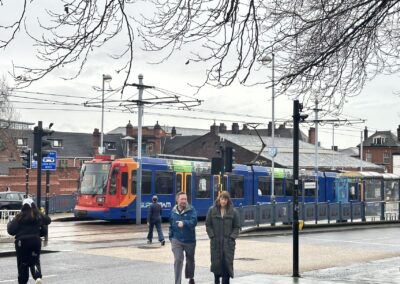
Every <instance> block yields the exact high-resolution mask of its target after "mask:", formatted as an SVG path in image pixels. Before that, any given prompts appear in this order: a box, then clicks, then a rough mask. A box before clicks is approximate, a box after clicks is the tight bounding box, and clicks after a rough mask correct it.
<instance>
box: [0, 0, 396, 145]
mask: <svg viewBox="0 0 400 284" xmlns="http://www.w3.org/2000/svg"><path fill="white" fill-rule="evenodd" d="M44 2H48V1H44ZM55 2H57V1H54V2H53V1H51V4H53V3H55ZM49 3H50V2H49ZM1 9H3V8H0V18H1V19H3V20H1V21H2V23H3V21H4V19H5V15H4V11H5V10H1ZM0 36H1V35H0ZM114 48H115V46H109V47H108V48H107V49H102V50H99V51H97V52H95V53H94V54H93V55H92V56H91V57H90V58H89V63H88V65H87V66H86V67H85V69H84V70H83V72H82V74H81V76H80V77H79V78H77V79H75V80H72V81H65V80H62V79H60V78H59V76H60V75H65V74H69V73H71V71H73V70H74V69H73V68H74V67H69V66H66V67H64V68H62V69H59V70H56V72H54V73H53V74H51V75H49V76H47V77H45V78H44V79H43V80H41V81H40V82H37V83H35V84H33V85H32V86H31V87H29V88H28V89H24V90H23V91H29V92H40V93H52V94H55V95H64V96H65V97H59V96H45V95H43V94H32V93H23V92H16V93H14V94H13V95H14V96H13V97H12V101H15V103H14V106H15V108H16V110H17V111H18V113H19V115H20V117H19V118H20V120H22V121H27V122H33V123H37V121H39V120H42V121H43V124H44V125H48V124H49V123H50V122H53V123H54V126H53V129H54V130H55V131H57V130H59V131H75V132H92V131H93V129H94V128H100V125H101V111H100V109H99V108H85V107H83V106H71V105H59V104H44V102H43V101H41V104H38V101H34V100H32V98H33V99H37V98H39V99H48V100H50V101H59V102H71V103H76V104H83V103H84V102H85V101H88V100H90V99H92V98H97V99H98V100H99V99H100V98H101V92H100V91H98V90H97V91H96V90H95V89H94V88H93V87H97V88H101V83H102V74H109V75H111V76H112V77H113V80H112V81H111V83H110V84H109V85H106V88H107V89H108V88H113V89H115V88H118V87H120V86H121V85H122V83H123V79H124V78H123V77H122V76H121V75H120V74H117V73H116V72H115V70H116V69H117V66H116V64H115V62H114V61H113V60H111V59H110V58H109V57H108V56H107V54H108V53H111V52H113V51H114ZM34 53H35V52H34V48H33V47H32V42H31V41H30V40H28V39H27V37H26V36H24V35H23V34H18V35H17V38H16V40H15V41H14V42H13V43H12V44H11V45H10V46H9V47H8V48H7V49H6V50H0V70H1V73H2V75H3V76H6V77H8V72H12V70H13V69H12V66H13V65H12V63H14V64H15V65H23V64H25V65H26V64H37V60H36V59H35V54H34ZM153 56H154V55H153V54H151V53H144V52H142V51H140V49H138V48H136V53H135V64H134V70H133V74H132V76H131V78H130V79H131V80H130V83H137V82H138V79H137V76H138V75H139V74H140V73H141V74H143V75H144V83H145V84H147V85H152V86H156V87H157V88H160V89H166V90H169V91H173V92H176V93H179V94H182V95H188V96H192V97H195V98H197V99H200V100H203V103H202V105H201V106H199V107H197V108H194V109H193V110H192V111H190V112H188V111H179V110H176V109H173V110H160V109H158V108H151V109H147V108H146V109H145V111H144V120H143V123H144V125H154V124H155V123H156V121H158V122H159V124H160V125H162V126H163V125H166V126H180V127H195V128H204V129H209V127H210V125H211V124H213V123H214V121H215V122H216V123H217V124H219V123H221V122H223V123H225V124H226V125H227V126H228V128H231V124H232V122H239V125H240V127H242V123H243V122H259V123H265V124H263V125H260V126H259V128H265V127H266V124H267V123H268V121H270V120H271V109H272V107H271V90H270V89H266V88H265V86H255V87H243V86H239V85H237V84H236V85H234V86H232V87H228V88H212V87H205V88H203V89H202V90H201V91H200V92H199V93H198V94H197V95H194V92H195V90H194V89H193V88H191V87H190V86H189V84H199V83H201V82H202V80H203V79H204V75H205V70H206V66H204V65H201V64H193V62H191V63H189V64H185V62H186V61H187V57H186V54H185V50H183V51H182V52H177V53H176V54H174V56H173V57H172V58H171V59H170V60H168V61H167V62H165V63H163V64H160V65H153V64H148V62H150V61H152V60H153ZM270 75H271V68H270V67H269V66H265V67H264V68H262V69H261V70H260V71H259V72H258V73H256V74H255V75H254V76H255V77H254V78H256V79H257V78H259V79H260V80H261V79H263V78H264V76H265V77H267V76H270ZM398 81H399V77H398V76H397V75H392V76H383V75H382V76H380V77H378V78H376V79H375V80H373V81H371V82H369V83H368V84H367V86H366V88H365V89H364V90H363V91H362V93H361V94H360V95H359V96H357V97H352V98H348V101H347V103H346V104H345V108H344V111H343V115H342V116H341V117H340V118H341V119H345V118H347V119H350V120H359V119H365V120H366V123H365V124H355V125H351V126H343V125H342V126H339V127H337V128H335V137H334V139H335V145H338V146H339V147H340V148H346V147H353V146H356V145H357V144H358V143H359V142H360V132H361V130H362V129H363V128H364V126H367V127H368V128H369V130H370V133H372V132H374V131H376V130H391V131H392V132H394V133H396V128H397V127H398V125H400V107H398V105H399V103H400V97H399V96H397V95H395V93H394V92H396V91H400V86H399V84H398V83H397V82H398ZM8 82H9V83H10V84H11V83H12V82H11V80H10V79H8ZM155 94H156V95H161V93H157V92H154V91H150V93H148V92H146V93H145V98H146V97H151V96H153V95H155ZM66 96H73V97H79V98H72V97H66ZM135 96H136V97H137V89H134V88H130V89H127V90H126V92H125V93H124V95H123V96H121V94H120V93H116V94H114V95H113V96H111V97H110V98H108V95H106V97H107V98H108V99H121V98H123V99H128V98H134V97H135ZM17 101H18V102H17ZM22 102H23V103H22ZM105 108H106V109H107V105H106V107H105ZM292 109H293V103H292V101H291V100H289V99H287V98H286V97H285V96H279V97H278V98H277V99H276V105H275V118H276V120H277V123H278V124H280V123H282V122H283V121H286V120H290V119H291V113H292ZM312 119H313V116H311V117H310V120H312ZM129 120H130V121H131V123H132V124H133V125H136V124H137V114H136V113H115V112H108V111H107V110H106V112H105V123H104V130H105V132H108V131H110V130H112V129H114V128H116V127H119V126H125V125H126V124H127V123H128V121H129ZM307 127H309V125H303V126H302V129H303V131H305V132H306V134H307ZM319 129H320V132H319V141H320V142H321V145H322V146H323V147H326V148H330V146H331V145H332V125H331V124H325V125H320V126H319Z"/></svg>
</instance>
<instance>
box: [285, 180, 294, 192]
mask: <svg viewBox="0 0 400 284" xmlns="http://www.w3.org/2000/svg"><path fill="white" fill-rule="evenodd" d="M293 189H294V184H293V180H291V179H287V180H286V192H285V195H286V196H293Z"/></svg>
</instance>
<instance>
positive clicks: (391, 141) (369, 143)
mask: <svg viewBox="0 0 400 284" xmlns="http://www.w3.org/2000/svg"><path fill="white" fill-rule="evenodd" d="M375 137H385V138H386V141H385V143H383V144H374V138H375ZM358 146H359V145H358ZM374 146H377V147H385V146H386V147H400V142H399V140H398V137H397V136H396V135H394V134H393V133H392V132H391V131H376V132H375V133H374V134H372V135H371V136H369V137H368V138H367V139H365V140H364V142H363V147H374Z"/></svg>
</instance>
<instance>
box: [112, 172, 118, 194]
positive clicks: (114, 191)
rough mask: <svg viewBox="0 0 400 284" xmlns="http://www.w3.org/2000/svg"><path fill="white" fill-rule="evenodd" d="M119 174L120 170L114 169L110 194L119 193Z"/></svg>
mask: <svg viewBox="0 0 400 284" xmlns="http://www.w3.org/2000/svg"><path fill="white" fill-rule="evenodd" d="M117 175H118V171H116V170H115V169H114V170H113V171H112V174H111V180H110V195H115V194H116V193H117Z"/></svg>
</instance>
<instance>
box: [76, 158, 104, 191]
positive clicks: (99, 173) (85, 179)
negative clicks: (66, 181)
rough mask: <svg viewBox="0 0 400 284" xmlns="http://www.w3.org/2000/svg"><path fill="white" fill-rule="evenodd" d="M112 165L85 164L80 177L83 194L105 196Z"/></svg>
mask: <svg viewBox="0 0 400 284" xmlns="http://www.w3.org/2000/svg"><path fill="white" fill-rule="evenodd" d="M110 168H111V163H102V164H84V165H83V166H82V169H81V176H80V193H81V194H105V193H106V190H107V179H108V174H109V172H110Z"/></svg>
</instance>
